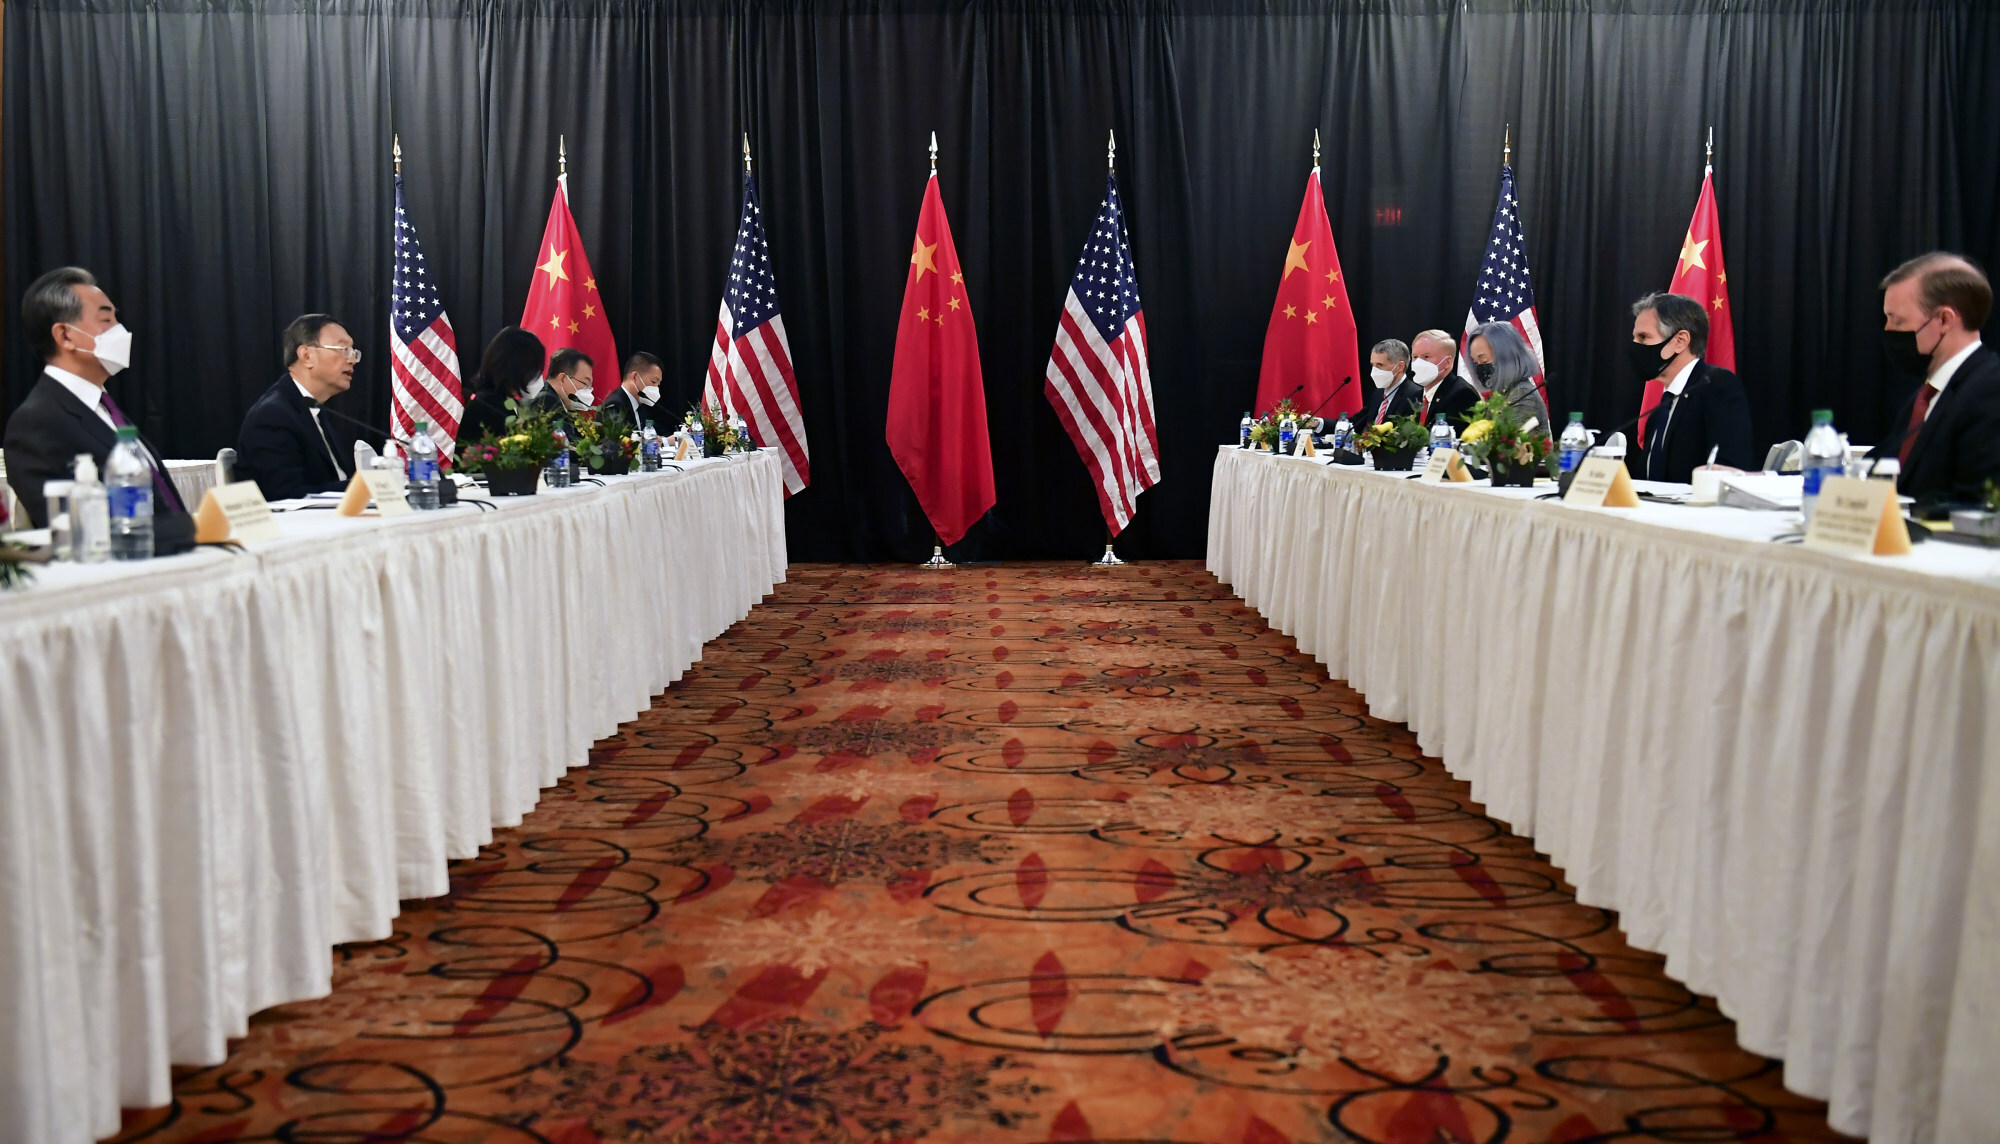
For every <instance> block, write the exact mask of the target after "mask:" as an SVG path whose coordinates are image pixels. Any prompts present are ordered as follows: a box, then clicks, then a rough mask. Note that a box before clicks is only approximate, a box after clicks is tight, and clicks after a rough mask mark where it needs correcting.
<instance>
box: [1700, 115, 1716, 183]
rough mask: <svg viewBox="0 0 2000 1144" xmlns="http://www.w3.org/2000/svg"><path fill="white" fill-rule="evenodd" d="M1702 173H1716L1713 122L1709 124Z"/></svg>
mask: <svg viewBox="0 0 2000 1144" xmlns="http://www.w3.org/2000/svg"><path fill="white" fill-rule="evenodd" d="M1701 173H1702V174H1704V175H1713V174H1715V124H1713V123H1711V124H1709V125H1708V147H1707V149H1706V150H1705V151H1704V152H1703V153H1702V157H1701Z"/></svg>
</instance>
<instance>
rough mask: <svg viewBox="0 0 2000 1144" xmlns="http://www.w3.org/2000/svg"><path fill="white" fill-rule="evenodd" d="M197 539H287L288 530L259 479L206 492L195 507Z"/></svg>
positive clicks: (254, 541) (255, 540)
mask: <svg viewBox="0 0 2000 1144" xmlns="http://www.w3.org/2000/svg"><path fill="white" fill-rule="evenodd" d="M194 518H195V539H196V540H199V541H202V542H203V543H211V542H217V541H223V540H235V541H239V542H241V543H244V544H258V543H262V542H265V541H271V540H283V539H284V538H285V531H284V529H282V528H279V527H278V518H277V517H275V516H273V515H272V514H271V506H270V505H269V504H266V503H265V502H264V491H263V490H262V489H260V488H258V487H257V482H256V481H236V482H234V483H233V484H227V485H216V486H213V487H211V488H210V489H209V490H208V491H207V492H205V493H203V494H202V497H201V507H200V508H198V509H196V510H195V514H194Z"/></svg>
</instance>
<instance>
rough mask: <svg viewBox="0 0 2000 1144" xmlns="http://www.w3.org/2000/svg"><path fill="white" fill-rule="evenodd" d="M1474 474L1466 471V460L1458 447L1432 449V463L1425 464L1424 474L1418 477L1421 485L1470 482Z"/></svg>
mask: <svg viewBox="0 0 2000 1144" xmlns="http://www.w3.org/2000/svg"><path fill="white" fill-rule="evenodd" d="M1471 480H1472V474H1471V473H1468V472H1466V471H1465V461H1464V460H1463V459H1462V458H1461V457H1459V455H1458V450H1456V449H1433V450H1431V459H1430V463H1428V464H1426V465H1425V466H1424V471H1423V473H1422V475H1420V476H1418V477H1417V483H1418V484H1420V485H1442V484H1447V483H1450V484H1459V483H1461V482H1470V481H1471Z"/></svg>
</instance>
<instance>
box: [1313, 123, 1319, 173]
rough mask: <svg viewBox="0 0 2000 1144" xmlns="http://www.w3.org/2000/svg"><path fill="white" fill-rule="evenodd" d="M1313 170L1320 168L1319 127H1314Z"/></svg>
mask: <svg viewBox="0 0 2000 1144" xmlns="http://www.w3.org/2000/svg"><path fill="white" fill-rule="evenodd" d="M1313 170H1315V171H1317V170H1319V128H1317V127H1315V128H1313Z"/></svg>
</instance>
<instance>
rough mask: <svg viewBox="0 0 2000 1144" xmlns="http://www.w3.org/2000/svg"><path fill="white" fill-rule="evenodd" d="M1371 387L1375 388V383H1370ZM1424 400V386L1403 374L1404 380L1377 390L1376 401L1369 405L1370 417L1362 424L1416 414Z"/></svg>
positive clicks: (1371, 423)
mask: <svg viewBox="0 0 2000 1144" xmlns="http://www.w3.org/2000/svg"><path fill="white" fill-rule="evenodd" d="M1369 388H1371V389H1372V388H1374V383H1372V382H1371V383H1369ZM1423 401H1424V387H1423V386H1421V385H1418V384H1417V383H1416V381H1415V380H1414V379H1412V378H1411V377H1410V375H1409V374H1407V373H1406V374H1404V375H1403V380H1401V381H1399V382H1397V383H1396V384H1395V385H1393V386H1391V387H1390V388H1388V389H1377V390H1375V400H1374V403H1373V404H1371V405H1370V406H1369V407H1368V419H1367V420H1366V421H1363V422H1362V424H1363V425H1373V424H1375V423H1376V422H1379V421H1387V420H1388V419H1389V418H1391V417H1401V416H1403V415H1404V414H1406V413H1407V414H1409V415H1411V416H1415V415H1416V412H1417V410H1418V408H1419V407H1421V406H1422V405H1423ZM1385 406H1386V407H1385Z"/></svg>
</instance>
